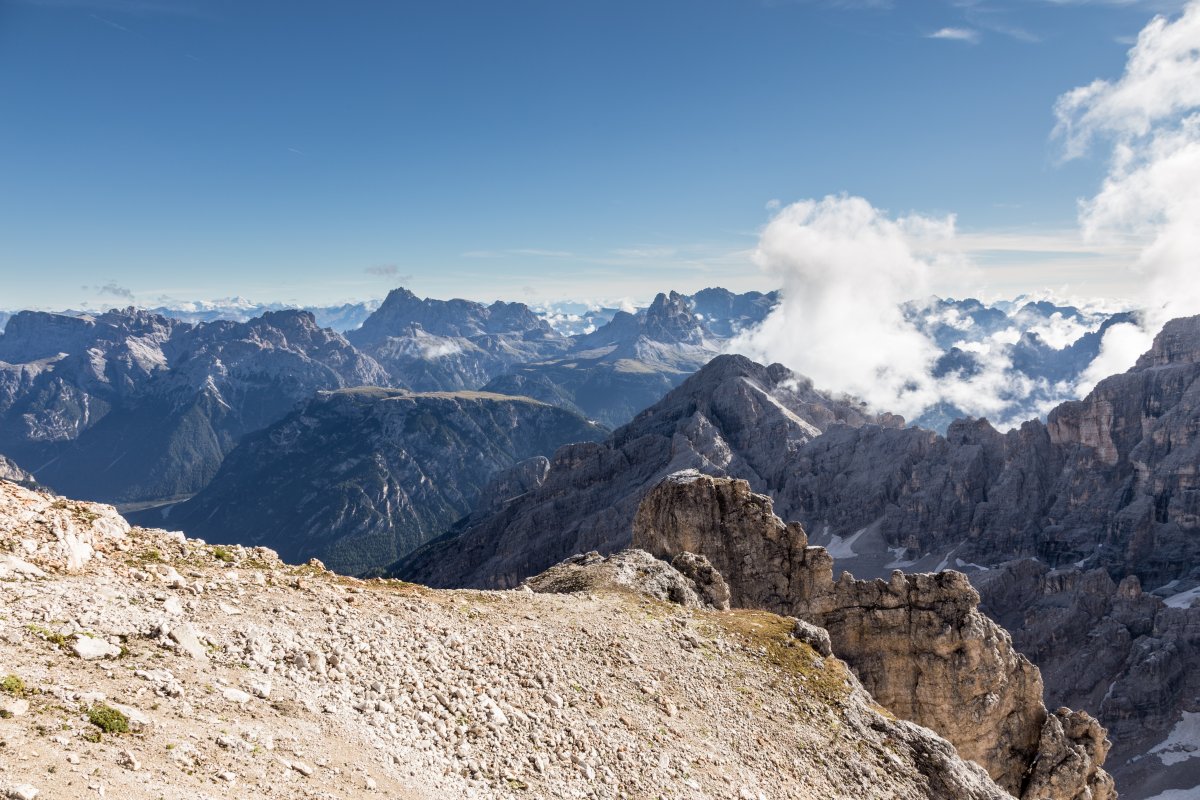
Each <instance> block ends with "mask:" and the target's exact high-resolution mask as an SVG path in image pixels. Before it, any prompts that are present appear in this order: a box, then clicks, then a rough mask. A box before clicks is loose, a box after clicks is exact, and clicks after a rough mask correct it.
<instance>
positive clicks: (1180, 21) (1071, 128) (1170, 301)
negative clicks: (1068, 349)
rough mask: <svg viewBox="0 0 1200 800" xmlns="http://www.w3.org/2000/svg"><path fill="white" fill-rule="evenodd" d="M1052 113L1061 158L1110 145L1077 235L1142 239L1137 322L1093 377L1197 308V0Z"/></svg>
mask: <svg viewBox="0 0 1200 800" xmlns="http://www.w3.org/2000/svg"><path fill="white" fill-rule="evenodd" d="M1055 114H1056V116H1057V119H1058V123H1057V125H1056V127H1055V135H1056V136H1057V137H1058V138H1059V139H1060V140H1061V141H1062V143H1063V153H1064V157H1065V158H1068V159H1070V158H1079V157H1082V156H1084V155H1086V154H1087V153H1089V152H1090V150H1091V149H1092V148H1094V147H1095V146H1097V145H1098V144H1102V145H1103V146H1104V147H1106V148H1107V149H1108V151H1109V169H1108V175H1107V176H1106V177H1105V179H1104V183H1103V185H1102V186H1101V188H1100V191H1099V192H1098V193H1097V194H1096V196H1095V197H1092V198H1091V199H1089V200H1086V201H1084V202H1083V203H1081V207H1080V225H1081V228H1082V230H1083V233H1084V235H1085V237H1086V238H1088V239H1090V240H1093V241H1097V242H1103V243H1112V242H1130V241H1132V242H1135V243H1137V244H1138V245H1139V246H1140V252H1139V254H1138V256H1137V258H1136V261H1135V263H1134V264H1133V268H1134V269H1135V270H1137V271H1138V272H1139V273H1140V274H1141V276H1142V280H1141V285H1142V287H1143V288H1142V292H1141V296H1140V297H1137V298H1134V300H1135V303H1136V305H1138V306H1139V307H1141V308H1142V309H1143V312H1142V318H1141V324H1140V325H1139V326H1131V325H1129V326H1114V327H1113V328H1111V329H1110V330H1109V332H1108V333H1107V334H1106V335H1105V339H1104V342H1103V349H1102V352H1101V356H1100V358H1099V359H1097V363H1096V364H1094V365H1093V367H1094V368H1092V369H1089V373H1088V378H1089V380H1090V381H1091V382H1094V381H1095V380H1097V379H1098V378H1100V377H1103V375H1105V374H1109V373H1111V372H1114V371H1120V370H1122V369H1126V368H1128V367H1129V366H1131V365H1132V363H1133V361H1134V360H1135V359H1136V357H1137V355H1138V354H1139V353H1141V352H1143V351H1145V350H1146V349H1147V348H1148V347H1149V345H1150V342H1151V340H1152V338H1153V336H1154V335H1155V334H1156V333H1157V332H1158V331H1159V330H1160V329H1161V328H1162V325H1163V323H1164V322H1166V321H1167V320H1168V319H1171V318H1172V317H1178V316H1184V315H1190V314H1196V313H1200V281H1197V280H1196V276H1197V274H1198V271H1197V269H1198V267H1200V222H1198V221H1200V0H1191V2H1189V3H1188V4H1187V6H1186V7H1185V8H1184V10H1183V12H1182V13H1181V14H1180V15H1178V16H1177V17H1175V18H1173V19H1168V18H1167V17H1163V16H1158V17H1155V18H1154V19H1153V20H1152V21H1151V22H1150V23H1149V24H1148V25H1147V26H1146V27H1145V28H1144V29H1143V30H1142V31H1141V33H1140V34H1139V35H1138V38H1137V43H1136V44H1135V45H1134V47H1133V48H1132V49H1131V50H1130V51H1129V56H1128V60H1127V62H1126V65H1125V71H1124V73H1123V74H1122V75H1121V77H1120V78H1119V79H1117V80H1115V81H1107V80H1095V81H1093V82H1092V83H1090V84H1088V85H1086V86H1081V87H1078V88H1076V89H1073V90H1072V91H1070V92H1068V93H1066V94H1064V95H1063V96H1062V97H1060V98H1059V99H1058V102H1057V104H1056V106H1055Z"/></svg>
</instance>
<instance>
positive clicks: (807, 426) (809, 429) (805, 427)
mask: <svg viewBox="0 0 1200 800" xmlns="http://www.w3.org/2000/svg"><path fill="white" fill-rule="evenodd" d="M742 381H743V382H744V383H745V384H746V385H747V386H749V387H750V388H751V389H753V390H755V391H756V392H758V394H760V395H762V396H763V398H764V399H766V401H767V402H768V403H770V404H771V405H773V406H775V407H776V408H778V409H779V410H780V412H781V413H782V414H783V415H784V416H785V417H787V418H788V419H789V420H791V421H792V422H793V423H795V424H796V426H797V427H799V428H800V430H802V431H804V432H805V433H806V434H808V435H809V436H811V437H813V438H814V439H815V438H816V437H818V436H820V435H821V430H820V429H819V428H817V427H816V426H815V425H812V424H811V423H808V422H805V421H804V420H802V419H800V417H798V416H796V413H795V412H794V411H792V410H791V409H790V408H788V407H787V406H785V405H784V404H783V403H781V402H779V401H778V400H777V399H776V398H775V397H773V396H772V395H771V393H770V392H768V391H767V390H766V389H764V388H763V387H761V386H759V385H758V384H757V383H755V382H754V381H752V380H750V379H749V378H742ZM864 530H865V529H864ZM861 533H862V531H859V532H858V533H857V534H855V536H858V534H861ZM834 538H838V537H834ZM834 558H838V556H834ZM847 558H853V556H852V555H851V556H847Z"/></svg>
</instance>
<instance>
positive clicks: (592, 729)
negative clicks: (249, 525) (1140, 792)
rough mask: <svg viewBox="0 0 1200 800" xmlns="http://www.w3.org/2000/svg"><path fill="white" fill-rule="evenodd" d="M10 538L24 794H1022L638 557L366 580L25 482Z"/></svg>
mask: <svg viewBox="0 0 1200 800" xmlns="http://www.w3.org/2000/svg"><path fill="white" fill-rule="evenodd" d="M0 553H3V555H4V558H5V562H4V563H5V565H6V568H7V569H8V571H7V572H6V573H5V575H4V578H3V580H0V602H2V607H3V609H4V613H3V615H0V712H2V713H0V754H2V756H3V757H0V793H3V795H4V796H6V797H9V798H35V799H36V798H39V797H40V798H54V797H90V796H112V797H123V798H129V800H142V799H143V798H145V799H146V800H150V798H155V799H156V800H157V799H158V798H167V800H177V799H178V800H182V799H183V798H187V799H188V800H194V799H195V798H227V797H228V798H235V797H236V798H241V797H287V798H323V799H325V798H361V797H372V796H380V797H400V798H431V799H432V798H445V797H463V798H527V797H544V798H551V797H553V798H560V797H563V798H566V797H576V798H643V797H689V798H745V799H747V800H764V798H797V799H803V800H809V799H811V800H816V798H856V799H857V798H867V799H870V800H873V799H874V798H879V799H880V800H883V799H884V798H887V799H889V800H891V799H893V798H902V799H903V800H919V799H922V798H938V799H939V800H942V799H944V800H951V798H954V799H956V800H957V799H963V800H1003V798H1006V797H1008V796H1009V795H1007V794H1006V793H1005V792H1004V791H1003V790H1002V789H1000V788H999V787H998V786H997V785H996V784H995V783H994V782H993V781H992V780H991V779H990V778H989V777H988V775H987V774H986V773H985V772H984V770H983V769H981V768H980V767H978V766H977V765H975V764H972V763H970V762H967V761H964V760H962V759H961V758H960V757H959V755H958V754H957V753H956V752H955V749H954V747H953V746H952V745H951V744H950V743H949V742H947V741H946V740H945V739H943V738H941V737H939V736H938V735H937V734H935V733H934V732H932V731H930V730H928V729H926V728H922V727H920V726H918V725H915V724H913V723H910V722H904V721H899V720H897V719H895V718H894V717H893V716H892V715H891V714H889V713H888V712H887V711H886V710H885V709H883V708H881V707H880V706H879V705H878V704H877V703H876V702H875V701H874V700H873V699H872V697H871V695H870V694H869V693H868V692H867V690H866V689H865V688H864V687H863V685H862V684H861V683H860V682H859V680H858V679H857V678H856V677H855V675H854V673H853V672H852V671H851V670H850V669H849V668H848V667H847V666H846V664H845V663H843V662H842V661H841V660H839V659H838V658H836V657H834V656H832V655H830V654H829V652H828V650H825V649H823V648H822V649H817V648H814V646H813V645H812V644H810V641H812V637H811V635H809V634H808V633H807V632H806V629H804V628H801V627H800V626H799V625H798V623H797V621H796V620H795V619H792V618H789V617H784V616H778V615H775V614H773V613H770V612H766V611H750V610H740V609H734V610H731V611H720V610H716V609H713V608H711V607H709V606H708V605H706V604H704V603H702V602H692V603H684V604H680V603H678V602H674V601H671V600H663V599H660V598H658V597H655V596H654V594H653V593H650V594H646V593H643V592H642V591H641V589H640V584H639V582H638V581H637V580H636V579H635V580H633V581H632V582H629V583H626V584H623V585H614V584H606V583H603V582H599V581H598V582H595V583H594V584H592V585H591V586H588V587H586V588H583V590H582V591H572V592H569V593H566V594H562V593H536V592H531V591H526V590H513V591H503V592H481V591H435V590H430V589H424V588H421V587H418V586H414V585H411V584H405V583H400V582H397V581H391V580H369V581H362V580H357V579H353V578H347V577H341V576H337V575H335V574H332V573H329V572H327V571H325V570H324V569H323V567H322V566H321V565H320V564H319V563H317V562H314V563H312V564H309V565H306V566H288V565H285V564H283V563H282V562H280V561H279V560H278V558H277V557H276V556H275V555H274V553H272V552H271V551H270V550H267V549H265V548H245V547H241V546H228V547H221V546H210V545H206V544H204V543H202V542H200V541H197V540H192V539H187V538H185V537H183V536H182V535H181V534H178V533H168V532H165V531H157V530H145V529H139V528H132V529H131V528H130V527H129V526H128V525H127V524H125V523H124V522H123V521H122V520H121V518H120V517H118V516H117V515H116V514H115V513H114V512H113V510H112V509H111V508H109V507H106V506H99V505H94V504H90V503H78V502H74V501H68V500H62V499H60V498H57V497H54V496H51V495H45V494H41V493H38V492H34V491H31V490H27V489H25V488H23V487H19V486H17V485H16V484H13V483H10V482H5V481H0ZM646 559H649V560H650V561H655V560H654V559H652V558H651V557H650V556H644V557H643V558H642V560H641V561H636V563H637V564H641V565H642V566H643V567H646V566H648V565H647V562H646ZM577 568H578V569H586V567H577ZM639 568H640V567H637V566H634V564H633V563H631V564H630V565H629V567H627V568H623V572H624V574H626V575H627V576H628V575H636V574H637V572H638V569H639ZM653 569H654V571H656V572H657V573H659V574H660V577H663V575H665V574H667V573H670V572H671V571H673V570H674V567H672V566H670V565H668V564H666V563H665V562H658V563H657V566H655V567H654V568H653ZM697 574H700V573H697ZM709 578H710V579H713V576H712V574H711V572H710V573H709ZM664 580H666V582H667V583H669V584H674V585H681V586H682V585H687V583H688V582H689V581H691V580H692V579H691V578H687V577H686V576H684V575H683V574H682V573H678V572H676V573H675V574H674V575H667V576H666V577H665V578H664ZM647 588H651V589H652V587H647ZM817 644H818V647H820V644H819V642H818V643H817ZM1046 796H1047V797H1058V796H1059V795H1049V794H1048V795H1046Z"/></svg>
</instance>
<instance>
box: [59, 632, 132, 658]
mask: <svg viewBox="0 0 1200 800" xmlns="http://www.w3.org/2000/svg"><path fill="white" fill-rule="evenodd" d="M71 650H72V651H73V652H74V653H75V655H77V656H79V657H80V658H82V659H83V660H84V661H94V660H96V659H100V658H116V657H117V656H119V655H121V648H119V647H117V646H116V645H112V644H109V643H108V642H106V641H104V640H103V639H97V638H95V637H92V636H85V635H83V634H82V633H77V634H75V641H74V642H72V643H71Z"/></svg>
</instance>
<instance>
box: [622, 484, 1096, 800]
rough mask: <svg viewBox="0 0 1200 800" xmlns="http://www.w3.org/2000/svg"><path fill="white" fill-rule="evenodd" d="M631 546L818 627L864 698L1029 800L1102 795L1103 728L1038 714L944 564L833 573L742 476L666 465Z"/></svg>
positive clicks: (1004, 652) (737, 599)
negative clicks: (695, 560)
mask: <svg viewBox="0 0 1200 800" xmlns="http://www.w3.org/2000/svg"><path fill="white" fill-rule="evenodd" d="M633 542H634V546H635V547H641V548H645V549H646V550H648V551H649V552H651V553H654V554H655V555H658V556H659V557H663V558H672V557H674V556H675V555H677V554H678V553H679V552H682V551H684V550H687V551H690V552H694V553H697V554H701V555H704V556H707V557H708V558H709V560H710V561H711V562H712V564H713V566H714V567H716V568H717V569H718V570H719V571H721V573H722V574H723V575H724V576H725V577H726V580H727V581H728V583H729V587H730V592H731V598H730V600H731V604H732V605H733V606H735V607H761V608H767V609H769V610H772V611H775V612H777V613H782V614H789V615H794V616H797V617H800V618H802V619H804V620H807V621H809V622H811V623H814V624H816V625H820V626H821V627H823V628H826V629H827V630H828V631H829V636H830V640H831V642H832V646H833V652H834V653H835V654H836V655H838V656H839V657H840V658H843V659H845V660H846V662H847V663H849V664H850V665H851V666H852V667H853V668H854V670H855V672H856V673H857V674H858V676H859V678H860V679H861V680H862V682H863V685H864V686H865V687H866V688H867V690H868V691H870V692H871V694H872V695H873V696H874V697H875V698H876V700H877V701H878V702H879V703H881V704H882V705H884V706H885V707H886V708H888V709H889V710H891V711H892V712H893V713H895V714H897V715H898V716H901V717H903V718H905V719H910V720H913V721H914V722H917V723H919V724H922V725H926V726H928V727H930V728H933V729H934V730H935V731H937V732H938V733H940V734H942V735H943V736H945V737H946V738H947V739H949V740H950V741H951V742H953V743H954V745H955V746H956V747H957V748H958V751H959V753H960V754H961V755H962V756H963V757H964V758H968V759H970V760H973V761H976V762H977V763H979V764H981V765H982V766H984V767H985V768H986V769H987V771H988V774H989V775H991V776H992V778H993V779H994V780H995V781H996V782H997V783H998V784H1000V785H1001V786H1002V787H1004V788H1005V789H1006V790H1008V791H1009V792H1011V793H1012V794H1013V795H1016V796H1019V797H1023V798H1028V799H1029V800H1044V799H1046V798H1049V799H1051V800H1074V799H1075V798H1083V797H1088V798H1092V799H1093V800H1100V799H1101V798H1108V797H1112V796H1113V791H1112V781H1111V779H1110V778H1109V777H1108V775H1107V774H1106V773H1104V771H1103V770H1102V769H1101V766H1102V764H1103V761H1104V757H1105V755H1106V754H1107V745H1106V743H1105V741H1104V730H1103V728H1101V727H1100V725H1099V724H1098V723H1097V722H1096V721H1095V720H1093V719H1091V718H1090V717H1087V716H1086V715H1080V714H1074V713H1073V712H1070V711H1068V710H1065V709H1064V710H1063V711H1062V712H1060V713H1057V714H1055V715H1053V716H1050V715H1048V714H1047V711H1046V708H1045V706H1044V705H1043V703H1042V681H1041V675H1040V673H1039V672H1038V670H1037V668H1036V667H1034V666H1033V664H1031V663H1030V662H1029V661H1028V659H1026V658H1025V657H1024V656H1022V655H1020V654H1018V653H1017V652H1016V651H1015V650H1014V649H1013V647H1012V642H1011V639H1010V638H1009V635H1008V634H1007V633H1006V632H1005V631H1004V630H1003V629H1002V628H1000V627H999V626H998V625H996V624H995V623H994V622H992V621H991V620H989V619H988V618H987V617H985V616H984V615H983V614H981V613H980V612H979V610H978V605H979V595H978V593H977V592H976V591H975V589H974V588H972V586H971V584H970V582H969V581H968V580H967V578H966V576H965V575H962V574H961V573H957V572H941V573H937V574H917V575H905V574H903V573H901V572H899V571H896V572H895V573H893V575H892V578H891V580H889V581H883V580H871V581H859V580H855V579H854V578H853V577H852V576H850V574H849V573H843V574H842V577H841V578H840V579H839V580H838V581H837V582H834V581H833V578H832V569H831V567H832V559H831V558H830V557H829V555H828V553H826V552H825V551H824V549H823V548H814V547H807V546H806V545H807V539H806V537H805V535H804V532H803V529H802V528H801V527H800V526H799V525H797V524H795V523H792V524H791V525H786V524H784V523H783V522H782V521H781V520H780V519H779V518H778V517H776V516H775V515H774V513H773V509H772V504H771V500H770V498H768V497H766V496H764V495H757V494H754V493H753V492H751V491H750V487H749V485H748V484H747V483H746V482H744V481H738V480H732V479H728V478H712V477H710V476H706V475H700V474H697V473H684V474H680V475H674V476H671V477H670V478H668V479H667V480H664V481H663V482H662V483H660V484H659V485H658V486H657V487H655V488H654V489H653V490H651V492H650V493H649V494H648V495H647V496H646V498H645V499H644V500H643V501H642V504H641V506H640V508H639V509H638V514H637V517H636V519H635V522H634V529H633Z"/></svg>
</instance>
